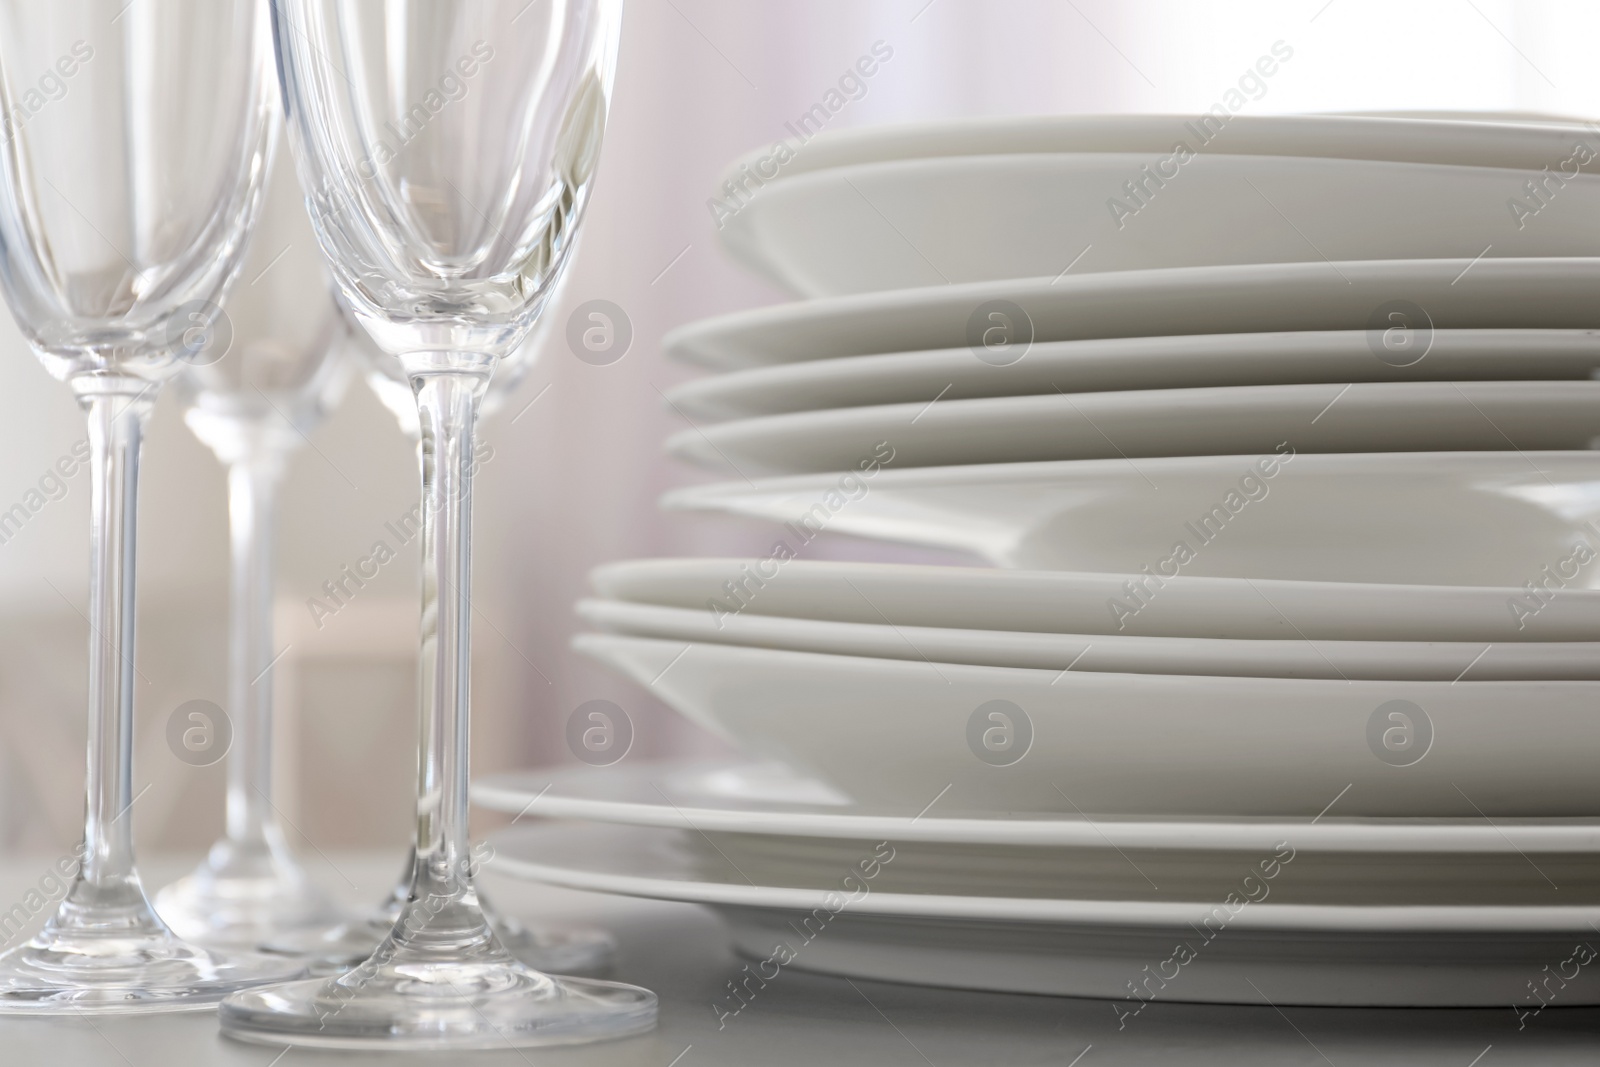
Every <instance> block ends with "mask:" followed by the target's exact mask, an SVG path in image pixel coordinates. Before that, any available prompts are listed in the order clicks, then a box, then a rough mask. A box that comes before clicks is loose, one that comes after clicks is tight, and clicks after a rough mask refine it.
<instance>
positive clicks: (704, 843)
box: [652, 829, 1600, 908]
mask: <svg viewBox="0 0 1600 1067" xmlns="http://www.w3.org/2000/svg"><path fill="white" fill-rule="evenodd" d="M652 838H653V841H652V843H653V844H654V845H655V846H656V847H658V848H660V849H661V850H663V851H668V852H671V853H672V854H673V855H674V856H675V857H677V859H678V860H679V861H680V862H681V863H682V864H683V868H684V870H685V872H686V873H687V874H689V875H690V876H691V877H693V878H694V879H695V880H697V881H712V880H721V879H722V878H724V877H726V876H727V875H728V874H729V873H732V874H736V875H738V876H740V877H742V878H744V879H746V880H748V881H750V882H754V883H756V884H758V885H776V886H789V887H793V888H804V889H832V888H835V887H836V886H837V885H838V883H839V880H840V878H841V875H842V874H844V873H847V872H851V871H855V872H856V878H857V880H858V881H861V880H862V879H861V874H862V873H868V872H870V873H872V879H871V882H872V891H873V892H875V893H905V894H917V895H924V896H926V895H933V896H947V897H957V896H966V897H1004V898H1010V899H1015V900H1027V899H1031V900H1081V901H1090V900H1115V901H1128V902H1132V901H1141V902H1147V903H1191V902H1193V901H1196V900H1221V899H1224V898H1225V897H1226V896H1227V895H1228V893H1229V892H1230V891H1233V890H1235V889H1237V887H1238V884H1239V879H1240V872H1241V871H1255V870H1256V869H1257V865H1258V863H1259V862H1260V861H1261V859H1262V858H1263V853H1261V852H1251V851H1232V850H1219V849H1204V848H1187V847H1184V848H1173V849H1134V850H1129V849H1122V850H1120V851H1119V850H1118V849H1114V848H1110V847H1107V846H1106V845H1105V844H1103V843H1101V844H1096V845H1085V846H1081V847H1075V848H1074V847H1060V848H1030V847H1023V846H1016V845H990V844H978V845H953V844H942V843H941V844H930V843H925V842H905V841H897V840H894V839H893V838H889V839H883V840H874V839H871V838H865V839H850V838H842V839H841V838H829V839H813V838H797V837H779V836H775V835H769V834H751V833H745V832H742V831H736V832H732V833H726V832H724V833H717V832H710V831H696V830H667V829H664V830H658V831H656V832H655V833H654V834H653V835H652ZM1265 855H1266V856H1269V857H1273V858H1274V860H1275V862H1271V863H1269V869H1272V870H1273V876H1272V877H1271V878H1270V879H1267V882H1269V883H1270V884H1269V885H1266V886H1265V889H1266V890H1267V895H1266V897H1265V898H1264V899H1270V900H1271V901H1272V902H1273V903H1276V904H1287V905H1332V906H1338V907H1349V906H1356V905H1359V906H1362V907H1374V908H1389V907H1419V908H1427V907H1472V906H1478V907H1482V906H1495V907H1526V906H1530V905H1534V906H1538V905H1549V904H1552V903H1560V904H1561V905H1563V906H1567V907H1574V906H1583V907H1595V906H1600V857H1596V856H1594V855H1592V854H1585V853H1565V854H1544V855H1540V857H1539V858H1538V860H1537V861H1536V862H1534V863H1530V862H1529V860H1528V857H1526V856H1519V855H1517V854H1516V853H1515V852H1509V851H1499V852H1481V853H1480V852H1468V853H1444V852H1430V853H1425V854H1406V853H1399V852H1392V851H1390V852H1374V853H1365V852H1354V853H1351V852H1302V851H1301V850H1300V849H1299V848H1297V847H1296V845H1295V843H1294V839H1293V838H1292V837H1291V838H1287V839H1283V840H1280V841H1278V842H1277V843H1276V847H1275V848H1271V849H1268V850H1266V853H1265ZM863 858H866V859H867V860H868V863H867V867H866V872H863V871H861V870H860V869H859V865H860V863H861V861H862V860H863ZM874 860H875V861H877V862H872V861H874ZM730 869H731V870H730ZM1259 874H1260V872H1259V871H1258V872H1257V877H1258V878H1259ZM1551 883H1555V884H1556V885H1558V886H1560V887H1561V888H1560V889H1559V890H1552V889H1551ZM1556 893H1559V896H1556V895H1554V894H1556ZM1257 903H1260V901H1257Z"/></svg>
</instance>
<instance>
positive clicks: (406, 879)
mask: <svg viewBox="0 0 1600 1067" xmlns="http://www.w3.org/2000/svg"><path fill="white" fill-rule="evenodd" d="M565 277H567V276H566V275H563V276H562V278H563V280H564V279H565ZM557 285H558V288H559V286H560V282H558V283H557ZM551 302H552V303H554V302H555V298H552V301H551ZM547 321H549V320H547V319H544V318H541V319H539V320H538V321H537V322H536V323H535V325H534V328H533V331H532V332H531V333H529V335H528V338H527V340H526V341H524V342H523V343H522V345H521V347H519V348H518V349H517V350H516V351H515V352H513V353H511V355H509V356H506V357H504V358H502V359H501V360H500V362H499V365H498V366H496V367H495V372H494V377H493V378H491V379H490V380H489V388H488V391H487V392H486V393H485V394H484V397H483V404H482V408H483V410H482V412H481V414H480V416H479V418H480V419H481V418H483V417H486V416H488V415H490V414H493V412H494V411H496V410H497V409H498V408H499V407H500V406H501V404H503V403H504V401H505V398H506V397H507V396H509V395H510V394H511V393H512V392H514V391H515V390H516V388H517V386H519V385H520V384H521V383H522V381H523V379H525V378H526V377H527V374H528V371H529V370H530V369H531V368H532V367H533V364H534V362H535V360H536V359H537V357H538V354H539V348H540V345H541V342H542V341H543V338H544V334H545V333H546V330H545V329H544V325H545V323H546V322H547ZM352 341H353V345H352V347H353V348H354V349H355V350H356V352H357V353H358V359H357V361H358V362H359V363H360V364H361V365H362V366H363V367H364V368H365V370H366V377H367V383H368V384H369V385H370V386H371V387H372V390H373V392H374V394H376V395H377V397H378V399H379V400H380V401H381V402H382V403H383V405H384V406H385V407H387V408H388V409H389V410H390V411H391V412H393V414H394V416H395V419H396V420H397V421H398V422H399V423H400V429H401V431H402V432H404V433H405V434H406V435H407V436H408V437H411V438H412V439H413V440H415V441H416V442H417V462H418V464H419V465H420V464H421V463H423V461H424V457H423V454H422V431H421V427H420V426H419V424H418V420H417V401H416V397H415V396H413V395H412V392H411V383H410V381H409V380H408V379H407V377H406V375H405V372H404V370H403V369H402V368H401V366H400V361H399V360H396V359H395V358H393V357H392V356H390V355H389V354H388V353H386V352H384V351H383V350H382V349H380V348H378V347H377V345H375V344H374V343H373V342H372V340H371V338H369V337H367V335H366V333H365V332H364V331H362V330H360V329H359V327H358V328H357V329H356V330H355V331H353V333H352ZM423 474H424V478H426V477H427V476H428V471H427V468H424V469H423ZM424 493H425V494H426V489H424ZM424 535H425V536H426V531H424ZM424 572H425V576H424V581H423V608H422V611H423V614H424V615H428V614H429V613H431V612H432V611H433V610H435V609H434V600H435V598H436V597H437V593H438V584H437V582H435V581H432V580H431V577H430V576H431V568H426V567H425V568H424ZM419 681H420V679H419ZM418 694H419V698H420V694H421V686H420V684H419V686H418ZM416 861H417V853H416V849H415V848H413V849H412V850H411V852H410V854H409V855H407V856H406V860H405V863H404V864H403V865H402V866H401V868H400V877H399V878H398V879H397V880H396V883H395V886H394V889H393V891H392V892H391V893H390V894H389V896H388V897H386V898H385V899H384V901H383V903H382V904H381V905H379V906H378V908H377V909H375V910H374V911H373V912H371V913H370V914H368V915H366V916H365V917H363V918H360V919H355V920H352V921H350V922H346V923H342V924H340V925H339V926H337V927H335V928H334V929H331V930H325V931H323V930H319V931H315V932H309V933H303V934H298V935H296V934H289V935H285V936H279V937H274V938H272V939H270V940H268V941H267V942H266V943H265V944H264V945H263V946H262V947H263V949H264V950H265V951H268V952H278V953H282V954H284V955H290V956H304V957H307V958H308V959H309V961H310V965H311V969H312V971H313V972H315V973H328V974H337V973H339V972H341V971H346V970H349V969H350V968H351V967H354V966H355V965H356V964H358V963H360V962H361V961H362V960H365V959H366V958H367V957H368V956H370V955H372V953H373V950H374V949H376V948H377V947H378V945H379V943H381V942H382V941H383V939H384V938H385V937H386V936H388V933H389V931H390V930H392V929H393V928H394V924H395V923H396V922H397V921H398V920H399V918H400V912H401V910H402V909H403V908H404V907H405V903H406V899H407V898H408V897H409V896H410V895H411V874H412V871H413V870H414V869H415V867H416ZM478 906H479V907H481V908H482V909H483V912H484V916H485V918H487V919H488V921H489V925H490V926H491V927H493V928H494V932H495V934H496V936H498V937H499V938H500V943H501V944H502V945H504V946H505V947H506V949H507V950H508V951H509V952H510V953H511V954H512V955H513V956H515V957H517V959H519V960H521V961H522V962H523V963H526V964H527V965H528V966H530V967H533V968H535V969H536V970H541V971H550V972H552V973H555V974H586V975H602V974H605V973H606V972H608V971H609V970H610V969H611V967H612V964H613V963H614V961H615V957H616V942H615V940H614V939H613V938H612V937H611V935H610V934H608V933H606V932H605V931H604V930H598V929H595V928H593V927H581V926H563V927H560V928H556V927H550V926H545V925H540V924H533V925H528V924H524V923H522V922H520V921H519V920H517V919H515V918H513V917H512V916H509V915H503V914H501V913H500V912H498V911H497V910H496V909H495V908H494V907H493V906H492V905H491V904H490V903H489V900H488V898H487V897H486V896H485V895H484V893H483V890H482V889H480V890H479V891H478Z"/></svg>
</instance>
